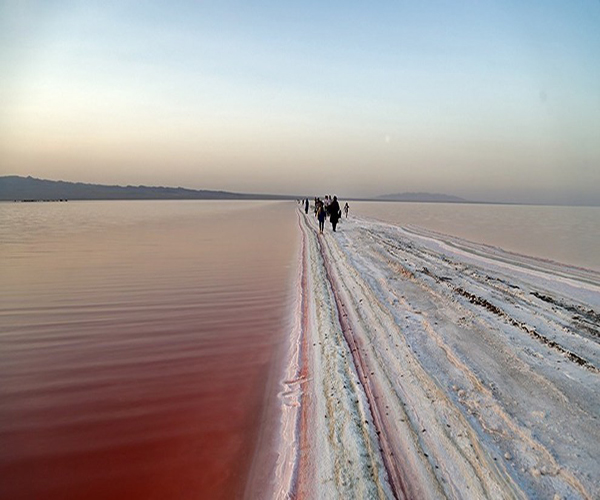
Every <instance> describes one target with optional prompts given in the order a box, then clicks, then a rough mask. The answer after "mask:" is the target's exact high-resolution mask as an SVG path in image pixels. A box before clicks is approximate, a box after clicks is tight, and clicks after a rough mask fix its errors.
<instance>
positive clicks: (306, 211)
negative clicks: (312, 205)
mask: <svg viewBox="0 0 600 500" xmlns="http://www.w3.org/2000/svg"><path fill="white" fill-rule="evenodd" d="M304 213H305V214H307V213H308V198H306V200H304Z"/></svg>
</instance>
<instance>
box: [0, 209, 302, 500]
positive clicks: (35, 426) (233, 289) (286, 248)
mask: <svg viewBox="0 0 600 500" xmlns="http://www.w3.org/2000/svg"><path fill="white" fill-rule="evenodd" d="M0 211H1V212H2V213H1V214H0V257H1V259H2V271H1V273H2V287H1V290H0V322H1V324H2V331H1V333H0V344H1V346H0V378H1V380H2V384H1V385H0V422H2V425H1V426H0V442H1V443H2V446H0V476H1V477H2V481H1V482H0V497H2V498H11V499H17V498H23V499H38V498H46V499H54V498H55V499H68V498H73V499H75V498H86V499H94V498H98V499H100V498H102V499H104V498H128V499H129V498H199V497H203V498H231V497H233V496H236V495H240V494H242V493H243V491H244V488H245V486H246V483H247V479H248V474H249V470H250V469H249V468H250V464H251V461H252V459H253V457H254V452H255V450H256V447H257V442H258V439H259V435H260V431H261V425H263V423H262V422H263V417H264V413H265V404H266V402H268V401H269V398H270V397H271V396H273V395H272V394H270V393H269V389H268V387H269V386H268V381H269V380H270V378H271V375H272V371H273V369H274V368H275V367H276V366H277V359H278V352H279V349H280V347H281V344H282V342H283V341H284V340H285V338H286V335H287V332H288V328H289V324H288V323H289V318H288V316H289V311H288V305H289V291H290V290H289V281H290V273H291V265H292V263H293V261H294V255H295V252H296V247H297V239H296V238H297V227H296V225H295V224H294V222H293V220H294V216H293V206H292V205H291V204H281V203H244V202H227V203H221V202H85V203H69V204H14V205H12V204H10V205H8V204H4V205H2V206H0ZM291 221H292V222H291Z"/></svg>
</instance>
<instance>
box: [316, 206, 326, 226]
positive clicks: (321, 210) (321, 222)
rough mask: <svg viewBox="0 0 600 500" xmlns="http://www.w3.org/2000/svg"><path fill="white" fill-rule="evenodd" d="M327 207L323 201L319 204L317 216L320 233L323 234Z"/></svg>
mask: <svg viewBox="0 0 600 500" xmlns="http://www.w3.org/2000/svg"><path fill="white" fill-rule="evenodd" d="M325 216H326V212H325V207H324V206H323V204H322V203H319V204H318V206H317V218H318V219H319V233H321V234H323V228H324V227H325Z"/></svg>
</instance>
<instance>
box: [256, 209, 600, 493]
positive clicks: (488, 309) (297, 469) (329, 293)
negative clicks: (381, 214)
mask: <svg viewBox="0 0 600 500" xmlns="http://www.w3.org/2000/svg"><path fill="white" fill-rule="evenodd" d="M298 223H299V227H300V231H301V234H302V249H301V252H300V255H299V266H298V267H299V271H298V278H297V290H298V294H297V295H298V298H297V303H296V311H295V313H296V317H297V321H296V325H295V328H294V334H293V336H292V341H291V344H290V348H289V359H288V362H289V363H288V365H287V373H286V378H285V382H284V384H283V385H284V387H283V390H282V392H281V394H280V397H281V401H282V408H283V413H282V424H281V425H282V430H281V434H282V440H281V443H280V449H279V460H278V463H277V474H276V477H277V481H276V484H273V490H272V491H270V492H268V493H267V494H268V496H270V497H273V498H327V499H329V498H332V499H333V498H340V499H348V498H408V499H416V498H418V499H427V498H468V499H471V498H476V499H482V498H550V499H558V498H586V499H592V498H600V426H599V418H600V369H599V368H600V345H599V341H600V338H599V334H600V315H599V311H600V274H599V273H597V272H594V271H589V270H585V269H579V268H573V267H567V266H564V265H559V264H557V263H553V262H548V261H541V260H536V259H533V258H529V257H525V256H519V255H515V254H510V253H507V252H503V251H502V250H500V249H497V248H492V247H486V246H483V245H476V244H473V243H469V242H466V241H463V240H459V239H456V238H452V237H449V236H446V235H441V234H437V233H433V232H429V231H425V230H423V229H420V228H415V227H408V228H400V227H397V226H393V225H389V224H385V223H380V222H376V221H373V220H366V219H357V218H350V219H344V220H343V222H342V223H341V227H339V230H338V232H337V233H332V232H331V231H329V230H328V231H326V232H325V234H323V235H319V234H318V231H317V225H316V220H315V219H314V217H312V216H310V215H309V216H306V215H304V214H303V213H301V212H298ZM328 229H329V227H328Z"/></svg>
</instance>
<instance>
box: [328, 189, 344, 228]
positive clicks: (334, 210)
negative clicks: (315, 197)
mask: <svg viewBox="0 0 600 500" xmlns="http://www.w3.org/2000/svg"><path fill="white" fill-rule="evenodd" d="M341 216H342V211H341V210H340V204H339V203H338V201H337V196H334V197H333V201H332V202H331V203H330V204H329V220H330V221H331V227H332V228H333V231H334V232H335V227H336V226H337V223H338V221H339V220H340V217H341Z"/></svg>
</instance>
